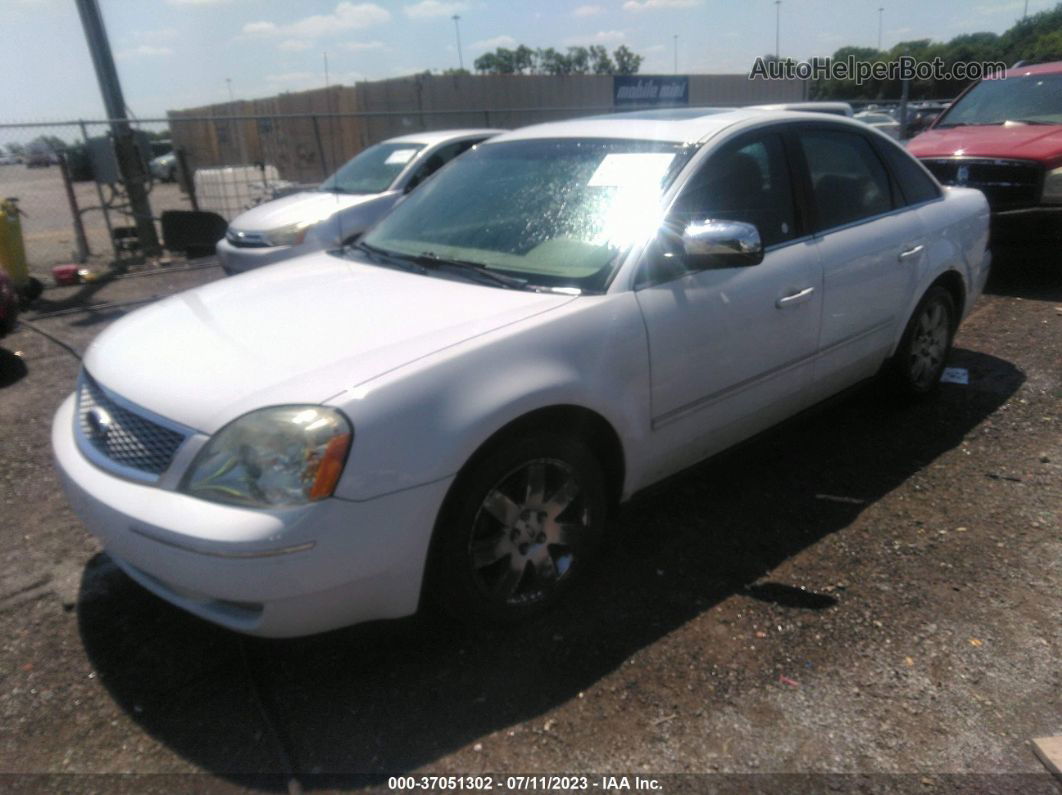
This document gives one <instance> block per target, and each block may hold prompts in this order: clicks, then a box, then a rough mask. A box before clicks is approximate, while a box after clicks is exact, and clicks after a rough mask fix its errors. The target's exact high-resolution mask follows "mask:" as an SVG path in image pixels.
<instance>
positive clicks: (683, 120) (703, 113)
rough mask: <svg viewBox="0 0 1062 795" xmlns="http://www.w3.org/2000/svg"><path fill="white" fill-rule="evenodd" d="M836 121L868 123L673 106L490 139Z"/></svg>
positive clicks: (657, 137) (650, 134)
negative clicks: (761, 122) (773, 122)
mask: <svg viewBox="0 0 1062 795" xmlns="http://www.w3.org/2000/svg"><path fill="white" fill-rule="evenodd" d="M794 120H804V121H816V122H823V121H827V120H829V121H832V122H836V123H839V124H845V123H849V124H853V125H855V126H856V127H857V128H862V129H865V127H866V125H863V124H862V123H860V122H854V121H852V120H851V119H849V118H847V117H845V116H837V115H826V114H822V113H806V112H805V113H800V112H796V111H784V110H767V109H764V108H760V107H748V108H669V109H666V110H660V111H635V112H633V113H613V114H611V115H608V116H588V117H583V118H578V119H568V120H566V121H553V122H546V123H544V124H533V125H531V126H529V127H521V128H520V129H518V130H513V131H511V132H507V133H503V134H502V135H499V136H498V137H497V138H494V139H492V140H491V141H490V143H491V144H494V143H502V142H505V141H520V140H527V139H532V138H624V139H628V140H637V141H663V142H670V143H694V142H696V141H703V140H706V139H707V138H710V137H712V136H713V135H716V134H717V133H719V132H721V131H723V130H725V129H726V128H728V127H732V126H734V125H736V124H742V123H745V122H756V121H763V122H769V121H794Z"/></svg>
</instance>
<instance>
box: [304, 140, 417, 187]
mask: <svg viewBox="0 0 1062 795" xmlns="http://www.w3.org/2000/svg"><path fill="white" fill-rule="evenodd" d="M423 148H424V144H409V143H404V144H403V143H382V144H376V145H375V146H370V147H369V148H368V149H366V150H364V151H363V152H361V153H360V154H358V155H357V156H356V157H354V158H353V159H351V160H348V161H347V163H346V165H344V166H343V167H342V168H341V169H339V171H337V172H336V173H335V174H333V175H332V176H330V177H329V178H328V179H326V180H325V181H324V182H322V183H321V186H320V188H319V189H320V190H327V191H334V192H336V193H383V192H384V191H385V190H387V189H388V188H390V187H391V183H392V182H394V181H395V178H396V177H397V176H398V175H399V174H401V173H402V169H404V168H405V167H406V166H407V165H408V164H409V161H410V160H412V159H413V158H414V157H416V156H417V152H419V151H420V150H421V149H423Z"/></svg>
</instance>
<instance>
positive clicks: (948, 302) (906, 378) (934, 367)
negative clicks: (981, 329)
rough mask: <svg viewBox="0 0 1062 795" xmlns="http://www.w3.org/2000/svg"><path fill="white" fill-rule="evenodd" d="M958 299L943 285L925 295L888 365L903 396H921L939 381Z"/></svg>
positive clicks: (954, 319)
mask: <svg viewBox="0 0 1062 795" xmlns="http://www.w3.org/2000/svg"><path fill="white" fill-rule="evenodd" d="M956 320H957V314H956V309H955V302H954V300H952V297H951V293H949V292H948V291H947V290H945V289H944V288H943V287H940V286H936V287H931V288H929V290H928V291H926V294H925V295H924V296H923V297H922V300H921V301H920V302H919V304H918V307H917V308H916V309H915V311H914V314H912V315H911V319H910V321H908V323H907V328H906V329H905V330H904V333H903V337H902V338H901V339H900V344H899V346H898V347H897V349H896V353H895V355H894V356H893V358H892V361H891V362H890V365H889V376H890V380H891V382H892V385H893V387H894V388H895V389H896V391H897V392H898V393H899V394H900V395H901V396H903V397H908V398H920V397H924V396H925V395H928V394H930V393H932V392H933V391H934V390H935V389H936V388H937V385H938V384H939V383H940V376H941V374H942V373H943V372H944V365H945V363H946V361H947V358H948V352H949V351H950V350H951V342H952V337H953V336H954V333H955V327H956V325H958V324H957V322H956Z"/></svg>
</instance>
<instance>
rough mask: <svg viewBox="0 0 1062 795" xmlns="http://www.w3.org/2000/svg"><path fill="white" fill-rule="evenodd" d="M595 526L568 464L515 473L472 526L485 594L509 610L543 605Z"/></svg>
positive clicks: (542, 462) (542, 461) (532, 464)
mask: <svg viewBox="0 0 1062 795" xmlns="http://www.w3.org/2000/svg"><path fill="white" fill-rule="evenodd" d="M590 521H591V517H590V511H589V510H588V508H587V505H586V500H585V499H584V495H583V488H582V486H581V485H580V482H579V479H578V476H577V474H576V471H575V469H574V468H573V467H572V466H571V465H569V464H568V463H566V462H564V461H561V460H558V459H552V458H539V459H534V460H532V461H528V462H526V463H524V464H522V465H521V466H519V467H518V468H516V469H514V470H512V471H510V472H509V473H508V474H506V475H505V476H504V477H503V478H501V480H499V481H498V482H497V484H495V486H494V487H493V488H491V489H490V490H489V491H488V492H487V494H486V496H485V498H484V499H483V502H482V503H481V505H480V507H479V510H478V511H477V513H476V517H475V519H474V521H473V528H472V535H471V538H470V541H469V546H468V554H469V560H470V562H471V565H472V570H473V576H474V579H475V581H476V584H477V586H478V587H479V589H480V592H481V593H482V594H483V595H485V596H486V597H488V598H489V599H490V600H492V601H495V602H497V603H502V604H505V605H507V606H515V605H528V604H533V603H535V602H539V601H542V600H544V599H545V598H547V597H548V596H549V595H550V593H552V592H553V590H555V589H556V588H557V587H558V585H559V584H560V583H561V582H562V581H563V580H564V579H565V578H566V577H567V576H568V575H569V574H570V572H571V569H572V565H573V563H574V562H575V561H576V558H577V556H578V554H579V547H580V542H581V540H582V539H583V538H584V537H586V535H587V534H588V531H589V526H590Z"/></svg>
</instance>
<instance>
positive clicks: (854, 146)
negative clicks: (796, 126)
mask: <svg viewBox="0 0 1062 795" xmlns="http://www.w3.org/2000/svg"><path fill="white" fill-rule="evenodd" d="M798 134H799V137H800V145H801V148H802V149H803V152H804V159H805V160H806V161H807V164H808V174H809V176H810V178H811V190H812V195H813V198H814V201H815V209H816V211H817V214H818V221H819V223H818V226H819V228H820V229H832V228H833V227H835V226H842V225H844V224H850V223H852V222H853V221H859V220H861V219H863V218H870V217H871V216H874V215H880V214H881V213H887V212H889V211H890V210H891V209H893V205H892V194H891V191H890V189H889V175H888V173H887V172H886V171H885V167H884V166H883V165H882V164H881V160H879V159H878V156H877V155H876V154H875V153H874V150H873V149H872V148H871V146H870V142H869V141H868V140H867V139H866V138H864V137H863V136H862V135H860V134H858V133H854V132H847V131H845V130H823V129H810V130H800V131H799V133H798Z"/></svg>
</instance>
